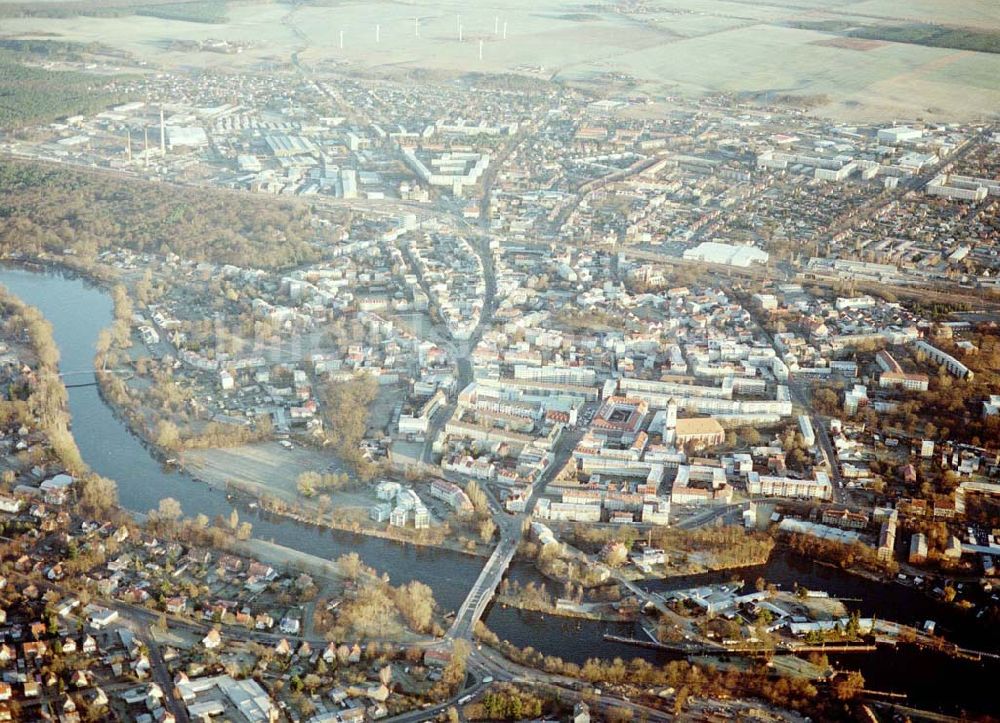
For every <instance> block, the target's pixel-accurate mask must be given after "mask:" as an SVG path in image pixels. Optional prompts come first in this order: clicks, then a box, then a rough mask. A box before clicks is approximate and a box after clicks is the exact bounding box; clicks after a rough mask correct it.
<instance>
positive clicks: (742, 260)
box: [684, 241, 769, 268]
mask: <svg viewBox="0 0 1000 723" xmlns="http://www.w3.org/2000/svg"><path fill="white" fill-rule="evenodd" d="M768 258H769V257H768V254H767V251H762V250H761V249H759V248H756V247H754V246H733V245H732V244H723V243H718V242H717V241H703V242H702V243H700V244H698V245H697V246H695V247H694V248H691V249H687V250H686V251H685V252H684V259H685V260H686V261H704V262H705V263H710V264H724V265H726V266H738V267H740V268H747V267H748V266H750V265H752V264H766V263H767V260H768Z"/></svg>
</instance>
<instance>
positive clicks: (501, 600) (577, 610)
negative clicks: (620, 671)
mask: <svg viewBox="0 0 1000 723" xmlns="http://www.w3.org/2000/svg"><path fill="white" fill-rule="evenodd" d="M493 599H494V602H495V603H497V604H499V605H503V606H505V607H512V608H517V609H518V610H530V611H532V612H536V613H542V614H543V615H555V616H557V617H561V618H577V619H580V620H593V621H596V622H604V623H628V622H632V621H634V620H635V619H636V618H635V616H634V615H625V614H622V613H609V612H605V611H588V610H587V609H585V608H584V607H582V606H586V605H588V604H594V605H601V603H572V606H565V605H564V606H560V605H558V604H557V605H551V604H546V603H543V602H538V601H532V600H525V599H522V598H519V597H516V596H514V595H503V594H497V595H496V596H495V597H494V598H493Z"/></svg>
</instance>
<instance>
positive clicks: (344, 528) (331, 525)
mask: <svg viewBox="0 0 1000 723" xmlns="http://www.w3.org/2000/svg"><path fill="white" fill-rule="evenodd" d="M206 484H208V483H206ZM226 489H227V496H228V497H230V498H232V499H236V500H240V501H242V502H243V503H244V504H246V505H248V506H251V505H257V506H258V507H259V508H260V510H261V511H263V512H265V513H267V514H269V515H273V516H275V517H281V518H284V519H286V520H290V521H292V522H297V523H299V524H303V525H309V526H311V527H317V528H319V529H328V530H335V531H337V532H349V533H351V534H354V535H364V536H366V537H375V538H378V539H382V540H388V541H390V542H395V543H398V544H402V545H411V546H413V547H421V548H425V549H433V550H444V551H447V552H457V553H460V554H462V555H467V556H469V557H475V558H482V559H485V558H488V557H489V556H490V555H491V554H492V552H493V549H492V547H490V548H488V549H485V550H484V549H480V548H479V547H477V548H476V549H475V550H470V549H468V548H467V547H465V546H463V545H460V544H459V543H458V542H457V541H454V540H442V541H426V540H420V539H414V538H413V537H411V535H412V534H413V532H419V530H415V531H411V530H410V529H409V528H393V527H391V526H390V527H387V528H385V529H381V528H374V527H370V526H367V525H362V524H359V522H358V521H357V520H350V521H348V520H341V519H338V518H337V516H336V514H335V513H336V512H337V511H336V510H331V512H330V513H329V514H325V515H324V514H322V513H320V515H317V514H315V513H314V514H312V515H310V514H307V513H306V512H305V511H304V510H303V509H302V508H301V507H298V506H297V507H295V508H291V507H289V506H288V505H287V504H286V503H284V502H283V501H280V500H278V502H280V504H278V505H275V504H274V503H275V500H274V499H273V498H269V497H267V496H256V495H252V494H249V493H247V492H246V491H245V490H241V489H239V488H238V486H236V487H234V486H227V488H226Z"/></svg>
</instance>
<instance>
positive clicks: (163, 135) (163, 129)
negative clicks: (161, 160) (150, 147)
mask: <svg viewBox="0 0 1000 723" xmlns="http://www.w3.org/2000/svg"><path fill="white" fill-rule="evenodd" d="M160 155H161V156H165V155H167V126H166V124H165V123H164V122H163V103H160Z"/></svg>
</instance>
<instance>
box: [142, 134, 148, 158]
mask: <svg viewBox="0 0 1000 723" xmlns="http://www.w3.org/2000/svg"><path fill="white" fill-rule="evenodd" d="M142 137H143V140H144V141H145V144H146V145H145V148H144V149H143V154H142V160H143V164H144V165H146V166H148V165H149V126H143V127H142Z"/></svg>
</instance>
